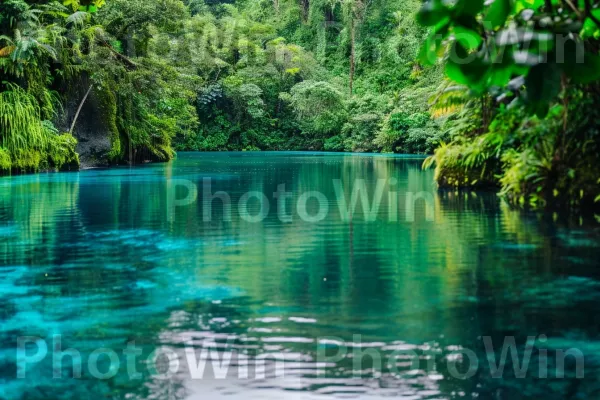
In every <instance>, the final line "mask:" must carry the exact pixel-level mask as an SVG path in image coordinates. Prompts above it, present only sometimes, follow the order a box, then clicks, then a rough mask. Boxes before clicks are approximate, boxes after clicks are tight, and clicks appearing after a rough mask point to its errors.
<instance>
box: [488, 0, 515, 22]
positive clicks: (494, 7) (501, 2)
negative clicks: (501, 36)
mask: <svg viewBox="0 0 600 400" xmlns="http://www.w3.org/2000/svg"><path fill="white" fill-rule="evenodd" d="M511 8H512V4H511V2H510V0H494V2H493V3H492V4H491V5H490V8H489V9H488V11H487V14H486V15H485V18H484V21H485V22H484V24H485V23H486V22H487V23H489V24H490V26H491V28H492V29H498V28H500V27H502V26H504V24H505V23H506V19H507V18H508V15H509V14H510V10H511Z"/></svg>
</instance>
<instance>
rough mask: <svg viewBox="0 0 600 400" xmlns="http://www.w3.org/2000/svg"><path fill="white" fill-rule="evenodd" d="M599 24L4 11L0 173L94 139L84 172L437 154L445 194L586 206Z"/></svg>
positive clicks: (272, 9) (337, 9)
mask: <svg viewBox="0 0 600 400" xmlns="http://www.w3.org/2000/svg"><path fill="white" fill-rule="evenodd" d="M599 27H600V7H599V2H595V1H592V0H580V1H578V2H573V1H561V0H493V1H488V2H484V1H483V0H454V1H446V0H427V1H424V2H422V1H420V0H408V1H404V0H369V1H367V0H313V1H308V0H269V1H267V0H235V1H221V0H217V1H214V0H212V1H205V0H161V1H144V0H61V1H58V0H37V1H27V0H5V1H3V2H2V3H1V4H0V72H1V73H2V79H1V80H0V139H1V142H0V169H2V170H5V171H6V170H13V171H15V170H25V171H31V170H39V169H50V168H55V169H60V168H73V167H76V166H77V164H78V163H79V158H78V154H77V152H76V150H77V151H79V150H81V151H83V150H85V146H83V144H82V143H81V141H85V142H87V141H89V135H87V136H82V132H83V131H85V130H90V126H91V127H92V128H91V130H97V131H98V132H96V136H98V135H100V136H103V137H104V138H105V139H106V141H107V142H108V143H109V146H108V148H107V149H105V150H104V153H103V154H99V155H97V154H96V153H93V155H92V156H90V155H89V154H88V153H85V157H86V158H90V157H91V158H94V160H92V163H93V162H104V163H106V162H113V163H119V162H129V163H138V162H143V161H146V160H168V159H170V158H172V157H173V156H174V154H175V150H201V151H223V150H326V151H358V152H400V153H434V152H435V155H434V156H432V157H431V158H430V159H429V160H428V161H427V163H426V166H427V165H434V164H435V165H436V179H437V181H438V183H439V184H440V185H441V186H449V187H478V186H489V187H500V190H501V193H502V194H503V195H505V196H506V197H507V198H508V199H510V200H511V201H513V202H515V203H520V204H523V205H525V204H530V205H535V206H538V205H548V204H559V205H581V204H584V203H586V202H587V203H594V202H597V201H598V200H600V190H599V189H598V186H599V179H600V176H598V173H597V172H596V171H595V165H596V164H597V162H598V153H599V151H598V150H599V146H600V136H599V129H598V123H597V118H596V116H597V111H596V108H597V107H595V105H596V104H597V101H598V100H599V98H600V86H599V85H598V83H597V81H598V78H600V55H599V51H598V49H599V46H598V45H599V43H598V39H599V38H600V28H599ZM424 38H427V39H424ZM444 73H445V75H446V77H444ZM92 136H93V135H92ZM77 139H80V143H79V144H78V143H77ZM88 147H89V145H88ZM82 154H84V153H82ZM96 157H97V158H98V159H96ZM86 162H87V161H86Z"/></svg>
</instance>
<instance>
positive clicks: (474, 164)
mask: <svg viewBox="0 0 600 400" xmlns="http://www.w3.org/2000/svg"><path fill="white" fill-rule="evenodd" d="M599 18H600V2H597V1H592V0H585V1H575V2H573V1H560V0H546V1H544V0H494V1H491V2H485V3H484V1H483V0H481V1H480V0H468V1H467V0H458V1H455V2H453V3H447V2H445V1H442V0H428V1H426V2H425V3H424V5H423V7H422V9H421V11H420V12H419V14H418V20H419V22H420V23H421V24H423V25H425V26H429V27H431V34H430V35H431V36H430V37H429V38H428V39H427V40H426V41H425V43H424V45H423V47H422V51H421V54H420V59H421V61H422V62H424V63H430V64H431V63H436V62H438V61H439V62H441V63H442V64H443V65H444V66H445V71H446V75H447V76H448V77H449V78H450V79H451V80H452V81H453V83H452V84H450V83H448V84H445V85H442V87H441V89H440V91H439V92H438V95H437V97H436V98H435V100H434V104H433V107H434V108H437V109H440V110H442V111H443V112H444V111H445V110H451V112H450V113H449V114H451V117H450V118H448V121H447V123H446V125H445V126H446V129H448V131H449V134H450V136H451V137H452V141H451V143H449V144H447V145H442V146H441V147H439V148H438V149H437V150H436V152H435V155H434V156H433V157H432V158H430V159H429V160H428V161H427V162H426V166H428V165H432V164H434V163H435V164H436V165H437V167H436V179H437V180H438V182H439V183H440V184H441V185H442V186H450V187H477V186H482V185H488V186H489V185H492V186H500V187H501V193H502V194H503V195H505V196H506V197H507V198H508V199H510V200H511V201H512V202H515V203H519V204H521V205H531V206H553V207H555V206H556V207H563V206H565V207H572V206H577V207H581V206H583V205H586V204H587V205H592V204H593V203H594V202H595V203H598V201H599V200H600V187H599V183H600V174H599V173H598V169H597V165H598V162H599V161H600V156H599V150H600V129H599V128H600V126H599V125H600V124H599V119H598V107H597V105H598V102H599V101H600V85H599V84H598V79H599V78H600V55H599V51H598V49H599V47H598V45H599V42H598V39H599V38H600V19H599Z"/></svg>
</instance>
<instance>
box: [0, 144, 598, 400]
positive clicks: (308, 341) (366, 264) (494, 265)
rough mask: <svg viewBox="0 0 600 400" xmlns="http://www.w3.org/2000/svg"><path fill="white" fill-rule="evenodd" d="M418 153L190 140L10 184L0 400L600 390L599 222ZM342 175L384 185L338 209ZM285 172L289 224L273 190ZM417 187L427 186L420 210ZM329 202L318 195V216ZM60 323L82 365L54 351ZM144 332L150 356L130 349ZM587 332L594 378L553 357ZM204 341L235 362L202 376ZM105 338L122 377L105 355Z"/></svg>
mask: <svg viewBox="0 0 600 400" xmlns="http://www.w3.org/2000/svg"><path fill="white" fill-rule="evenodd" d="M421 163H422V159H421V158H418V157H394V156H368V155H342V154H317V153H218V154H217V153H204V154H196V153H182V154H180V155H179V157H178V159H177V160H175V161H173V162H171V163H168V164H155V165H143V166H138V167H135V168H113V169H108V170H89V171H82V172H79V173H60V174H40V175H27V176H16V177H7V178H2V179H0V321H1V322H2V323H1V325H0V354H1V357H0V398H2V399H75V398H77V399H100V398H106V399H221V398H224V399H227V398H231V399H281V398H286V399H287V398H290V399H334V398H361V399H376V398H403V399H404V398H406V399H451V398H478V399H494V400H497V399H539V398H542V397H543V398H545V399H571V398H572V399H584V398H599V397H600V333H599V331H600V329H599V328H600V317H599V314H598V311H597V310H599V309H600V308H599V306H600V270H599V269H598V266H599V263H598V260H599V257H600V247H599V244H600V239H599V231H598V228H597V227H596V226H595V225H593V224H591V223H588V222H587V221H575V222H572V223H565V222H560V220H559V219H558V218H555V217H554V216H552V215H543V214H533V213H523V212H519V211H515V210H511V209H510V208H509V207H507V206H506V205H503V204H502V203H501V202H500V201H499V200H498V198H497V197H496V196H495V195H494V194H492V193H482V192H477V193H474V192H467V193H464V192H461V193H455V192H440V193H438V192H437V191H436V190H435V189H434V187H433V184H432V180H433V173H432V172H431V171H422V170H421V169H420V165H421ZM204 179H210V182H211V191H212V192H213V193H214V192H217V191H225V192H227V194H228V195H229V196H230V198H231V200H232V204H233V206H232V212H231V218H230V219H228V218H225V214H224V208H223V207H222V205H221V202H220V200H215V201H214V202H213V203H211V204H212V210H211V212H210V213H205V211H206V210H207V202H206V201H205V200H203V193H204V191H203V182H204ZM335 180H340V182H341V184H342V185H343V191H344V193H345V195H347V198H348V199H349V197H350V194H351V191H352V190H353V188H355V187H356V186H360V185H361V184H364V189H366V193H368V195H369V197H370V198H371V199H372V198H373V196H374V195H375V194H376V193H377V184H378V180H381V182H383V183H384V184H385V186H384V191H383V192H382V193H383V195H382V202H381V207H379V209H375V210H372V211H373V212H372V213H368V214H365V213H363V212H356V213H355V215H353V216H352V218H348V219H345V218H343V215H341V213H340V212H339V205H340V201H341V198H340V197H339V196H337V195H336V190H335V183H334V182H335ZM361 180H362V181H361ZM361 182H362V183H361ZM281 184H285V188H286V191H289V192H291V197H292V198H291V199H290V200H289V203H287V204H288V209H287V211H289V212H290V213H291V216H292V221H291V222H288V221H287V219H285V218H282V216H281V215H280V214H278V207H277V200H275V199H274V198H273V193H274V192H277V191H278V185H281ZM188 187H192V188H194V187H195V188H196V189H197V194H198V197H197V199H196V200H195V201H191V200H192V199H193V198H192V197H190V196H191V194H190V192H188V191H187V188H188ZM249 191H255V192H260V193H263V194H265V195H266V196H267V198H268V199H269V202H270V210H269V212H268V213H266V215H264V218H263V220H262V221H261V222H251V221H250V220H251V219H252V217H253V216H254V217H255V216H257V215H260V214H259V213H260V211H261V210H260V207H259V203H258V201H257V200H256V199H250V200H249V201H248V207H245V208H242V210H241V211H240V209H239V203H240V202H239V200H240V198H242V196H243V195H244V193H247V192H249ZM311 191H312V192H320V193H322V194H323V197H324V198H325V199H326V200H327V202H328V207H327V208H326V209H327V212H326V213H325V214H321V215H320V217H322V219H321V220H320V221H317V222H310V221H306V220H303V219H302V218H301V217H300V215H299V211H301V210H299V208H298V207H297V201H298V199H299V197H300V196H302V194H305V193H308V192H311ZM392 192H393V193H395V194H394V195H392V196H391V197H390V195H389V194H390V193H392ZM408 193H412V194H413V195H415V196H417V195H418V196H417V197H418V198H419V199H418V200H416V201H414V203H413V204H414V207H412V208H411V207H410V202H409V201H408V199H409V198H410V197H409V196H411V195H409V194H408ZM394 196H396V197H394ZM419 196H420V197H419ZM396 198H397V207H394V206H393V205H394V204H396V203H395V200H394V199H396ZM188 199H189V201H187V200H188ZM413 200H414V198H413ZM390 203H391V204H392V206H391V207H390ZM407 204H409V206H407ZM321 205H323V204H321ZM323 208H325V207H323ZM357 209H358V210H361V206H360V203H359V205H358V208H357ZM393 210H398V211H393ZM320 211H321V208H319V206H318V203H317V201H316V200H315V198H312V199H311V200H309V201H308V202H307V206H306V212H307V214H308V215H309V216H313V217H314V216H317V215H319V212H320ZM205 214H206V215H205ZM286 215H287V214H286ZM207 216H208V218H207ZM305 219H306V218H305ZM23 336H32V337H37V338H39V340H41V341H43V342H44V343H46V345H47V347H48V352H47V355H46V356H45V357H43V358H40V360H39V361H33V359H32V356H33V355H35V354H41V353H38V352H39V351H40V346H41V344H40V342H36V344H34V343H33V339H32V340H30V341H29V342H28V343H29V344H28V345H27V346H26V348H25V353H22V352H21V353H19V352H18V350H17V349H18V342H17V341H18V338H19V337H23ZM485 337H489V340H491V341H492V342H493V344H494V345H497V346H495V347H494V349H493V351H489V349H488V350H486V347H485V342H484V338H485ZM528 337H529V338H528ZM56 338H60V340H61V346H62V349H63V350H65V349H67V348H71V349H74V350H76V351H77V352H78V353H79V355H80V358H81V360H79V359H78V358H77V357H75V361H74V362H73V360H72V358H71V357H67V356H65V357H64V358H63V360H62V361H63V362H62V364H61V363H53V354H58V351H57V347H56V346H57V344H56ZM505 338H514V342H515V344H516V349H517V352H518V354H517V355H518V357H520V358H521V357H523V356H524V355H525V354H526V353H527V352H528V351H529V352H530V353H531V354H530V368H528V369H527V371H526V372H525V374H524V375H523V377H519V376H516V375H517V374H515V372H514V371H513V366H514V365H513V363H512V361H511V358H510V356H509V358H508V359H509V362H508V363H507V365H506V368H505V371H504V374H502V377H501V378H493V377H492V371H491V367H490V364H489V359H490V357H491V356H492V355H495V356H496V358H497V359H498V358H500V356H501V351H502V348H501V347H502V343H503V340H504V339H505ZM53 340H54V342H53ZM128 343H130V344H131V343H135V346H136V349H138V350H139V352H140V355H139V356H137V357H136V358H135V360H134V361H132V362H129V361H128V360H127V358H126V355H125V354H123V351H124V350H125V349H126V348H127V344H128ZM102 348H104V349H110V350H111V351H114V352H115V354H116V355H117V356H118V359H117V360H118V363H115V362H114V361H115V360H113V361H111V360H110V358H109V356H108V355H107V353H106V352H104V353H103V352H102V351H98V349H102ZM571 348H577V349H578V350H579V351H580V352H581V353H582V354H583V355H584V357H585V359H584V361H585V366H584V368H585V375H584V377H579V378H578V377H577V376H576V373H577V368H576V367H577V365H576V363H575V361H574V359H575V358H574V357H572V358H567V359H566V362H565V365H564V368H563V367H559V366H557V365H556V363H557V362H556V357H555V355H556V352H557V350H567V349H571ZM190 349H191V350H192V352H194V353H193V354H196V355H197V360H199V359H200V358H201V354H202V350H203V349H204V350H205V351H206V353H205V354H206V355H207V357H208V361H212V360H214V359H217V361H219V362H223V363H224V364H220V365H226V360H228V359H229V358H228V357H230V362H229V364H227V365H228V366H229V368H228V369H227V370H226V373H225V375H226V376H221V375H219V371H217V372H215V371H214V370H213V368H211V367H210V366H209V367H207V369H206V370H205V371H204V373H202V374H200V376H198V375H196V376H195V377H193V376H192V372H191V371H190V370H189V368H190V367H189V364H188V359H187V357H188V356H189V355H190V353H189V351H190ZM94 351H96V355H97V357H96V360H95V361H96V362H92V363H91V364H92V366H93V367H94V366H95V367H97V369H98V371H99V372H100V373H102V374H106V376H107V377H108V376H110V377H109V378H108V379H98V377H97V376H95V375H97V373H96V374H95V373H94V371H93V370H92V369H90V360H93V356H92V355H93V354H94ZM156 351H158V352H157V353H155V354H160V356H157V357H156V358H155V357H152V352H156ZM467 351H470V352H471V353H468V354H467ZM363 352H364V353H365V354H368V355H365V357H361V355H363ZM544 354H547V355H548V356H547V360H548V361H545V360H546V359H545V358H543V355H544ZM470 356H472V357H473V358H469V357H470ZM23 357H30V358H29V360H30V361H29V362H27V363H25V361H24V360H25V359H24V358H23ZM40 357H41V356H40ZM356 359H359V360H361V361H362V362H359V363H356V364H355V360H356ZM169 360H170V362H169ZM197 360H196V361H197ZM224 360H225V361H224ZM260 360H262V361H260ZM377 360H379V361H381V362H380V364H381V365H379V364H378V363H379V361H377ZM541 361H544V365H547V366H548V368H547V369H548V373H547V376H548V378H544V376H543V374H541V373H540V371H541V368H540V367H539V366H540V365H541V364H540V362H541ZM474 363H477V364H478V367H477V368H474V367H473V365H474ZM73 364H75V368H74V367H73ZM176 364H178V365H176ZM17 365H21V366H23V365H25V369H20V371H21V372H22V373H24V374H25V377H24V378H22V379H20V378H17ZM210 365H212V364H210ZM281 365H283V367H281ZM262 366H264V373H262V374H261V368H262ZM469 366H470V367H469ZM79 367H81V377H80V378H78V379H73V378H72V375H73V373H74V372H75V371H74V370H76V369H78V368H79ZM128 367H131V368H132V369H134V370H135V372H136V373H138V374H139V375H136V376H132V375H131V373H130V371H129V370H128ZM175 367H177V368H175ZM281 369H283V374H280V372H281ZM217 370H218V368H217ZM98 371H97V372H98ZM244 371H247V373H246V375H244ZM453 371H455V372H453ZM470 372H472V373H470ZM196 373H198V371H196ZM561 373H564V378H560V374H561ZM53 375H57V377H56V378H53ZM282 375H283V376H282ZM466 375H469V376H466ZM557 375H558V377H557ZM246 376H247V377H246ZM223 377H224V378H225V379H220V378H223ZM461 377H462V378H464V379H461Z"/></svg>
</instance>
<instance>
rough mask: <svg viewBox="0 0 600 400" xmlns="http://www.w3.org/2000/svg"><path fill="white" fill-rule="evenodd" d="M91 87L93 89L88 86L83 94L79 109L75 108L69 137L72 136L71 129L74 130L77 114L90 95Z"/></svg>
mask: <svg viewBox="0 0 600 400" xmlns="http://www.w3.org/2000/svg"><path fill="white" fill-rule="evenodd" d="M92 87H93V85H90V87H89V88H88V90H87V92H85V96H83V99H82V100H81V103H79V107H77V112H76V113H75V118H73V122H72V123H71V129H69V133H70V134H71V135H72V134H73V129H75V124H76V123H77V118H79V113H80V112H81V109H82V108H83V104H84V103H85V101H86V100H87V98H88V96H89V95H90V92H91V91H92Z"/></svg>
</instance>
